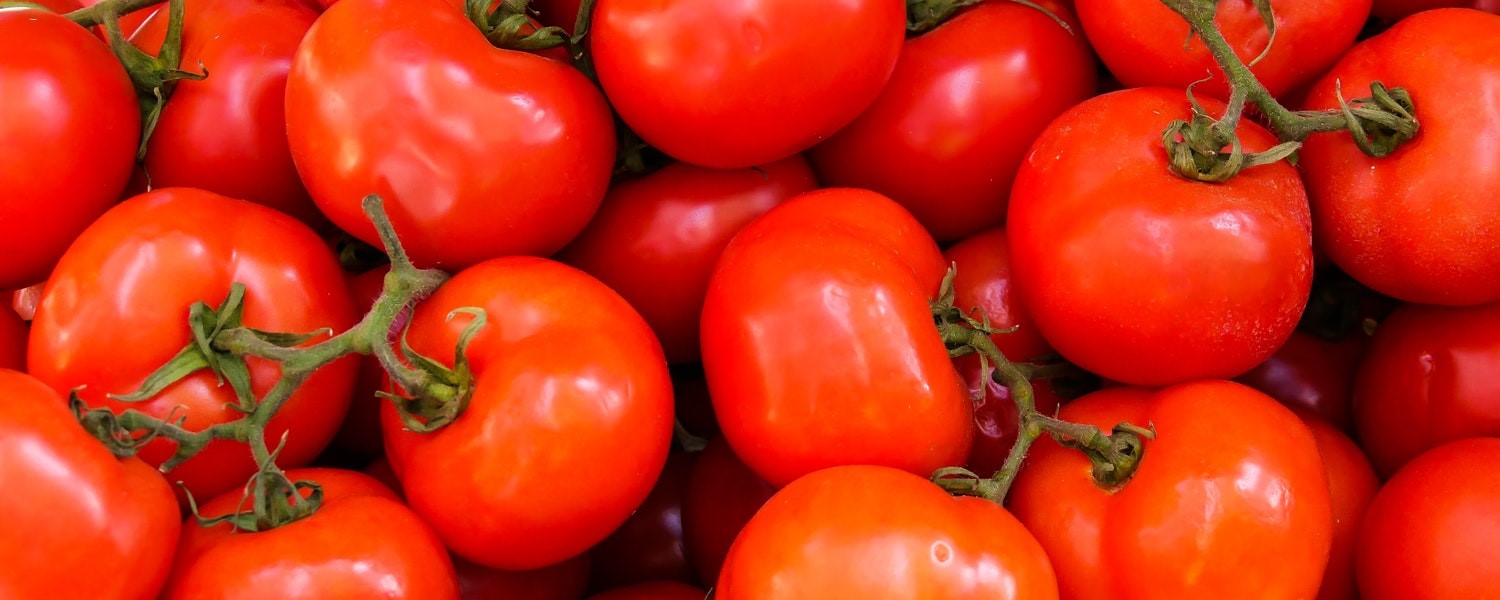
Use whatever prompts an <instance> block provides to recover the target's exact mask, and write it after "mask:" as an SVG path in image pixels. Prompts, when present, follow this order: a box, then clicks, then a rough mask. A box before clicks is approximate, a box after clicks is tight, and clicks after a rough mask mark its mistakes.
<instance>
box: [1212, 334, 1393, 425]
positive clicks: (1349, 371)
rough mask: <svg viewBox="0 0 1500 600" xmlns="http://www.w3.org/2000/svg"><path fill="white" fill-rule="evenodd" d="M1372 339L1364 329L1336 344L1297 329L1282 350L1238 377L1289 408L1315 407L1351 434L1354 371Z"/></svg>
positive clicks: (1319, 413) (1306, 408)
mask: <svg viewBox="0 0 1500 600" xmlns="http://www.w3.org/2000/svg"><path fill="white" fill-rule="evenodd" d="M1368 340H1369V338H1368V336H1366V335H1364V334H1363V333H1361V332H1356V333H1353V334H1350V335H1349V336H1348V337H1347V338H1346V339H1344V340H1341V341H1337V342H1334V341H1329V340H1325V339H1322V338H1320V337H1318V336H1315V335H1312V334H1309V333H1304V332H1301V331H1297V332H1294V333H1292V337H1290V338H1287V341H1286V343H1285V344H1282V346H1281V348H1280V349H1279V350H1277V351H1276V354H1273V355H1271V358H1268V359H1266V362H1263V363H1261V364H1260V365H1258V366H1256V367H1255V368H1254V369H1251V370H1249V371H1248V372H1246V373H1245V374H1243V375H1240V376H1239V377H1236V378H1235V381H1238V382H1240V383H1243V384H1245V385H1248V386H1250V387H1253V388H1255V389H1257V390H1260V391H1262V392H1265V394H1266V395H1268V396H1270V397H1272V398H1275V399H1276V401H1277V402H1280V403H1282V404H1285V405H1287V406H1288V407H1291V408H1295V409H1302V410H1308V411H1311V412H1312V413H1314V414H1317V415H1318V416H1319V417H1321V418H1323V419H1326V420H1327V421H1328V422H1329V423H1332V424H1333V425H1334V426H1335V427H1338V428H1339V429H1340V430H1341V431H1344V432H1350V431H1353V430H1354V418H1353V416H1352V414H1351V413H1350V405H1351V404H1352V402H1353V399H1352V392H1351V388H1353V387H1354V372H1355V369H1357V368H1358V367H1359V363H1360V359H1362V358H1363V357H1364V353H1365V349H1366V347H1367V346H1368V345H1369V341H1368Z"/></svg>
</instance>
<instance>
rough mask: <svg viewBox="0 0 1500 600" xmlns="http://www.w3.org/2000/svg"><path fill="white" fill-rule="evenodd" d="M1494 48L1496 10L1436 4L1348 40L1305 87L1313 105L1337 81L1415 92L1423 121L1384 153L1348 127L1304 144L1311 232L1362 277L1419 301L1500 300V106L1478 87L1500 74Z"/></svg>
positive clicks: (1331, 100)
mask: <svg viewBox="0 0 1500 600" xmlns="http://www.w3.org/2000/svg"><path fill="white" fill-rule="evenodd" d="M1434 39H1444V40H1453V43H1445V44H1440V45H1437V46H1434V45H1433V44H1432V42H1431V41H1432V40H1434ZM1496 56H1500V16H1496V15H1490V14H1486V13H1482V12H1478V11H1474V10H1469V9H1443V10H1433V11H1428V12H1424V13H1421V14H1419V15H1413V16H1412V17H1410V18H1407V19H1403V20H1402V21H1401V22H1399V23H1397V24H1396V25H1395V26H1393V27H1391V28H1390V29H1388V30H1386V31H1385V32H1384V33H1382V34H1380V35H1377V36H1375V37H1373V38H1370V39H1369V40H1366V41H1364V42H1361V43H1360V44H1359V45H1357V46H1355V47H1354V48H1352V49H1350V50H1349V52H1348V54H1346V55H1345V56H1344V58H1343V59H1342V60H1340V61H1339V63H1338V65H1336V66H1335V67H1334V68H1333V70H1331V71H1329V72H1328V74H1327V75H1325V76H1324V77H1323V78H1322V80H1320V81H1319V82H1318V83H1317V84H1316V85H1315V86H1314V87H1313V89H1312V91H1311V92H1310V93H1309V95H1308V99H1307V102H1306V106H1307V107H1308V108H1312V109H1327V108H1334V107H1336V106H1337V99H1336V97H1335V87H1336V84H1338V83H1340V82H1341V83H1342V85H1343V92H1344V96H1345V98H1347V99H1352V98H1357V97H1362V96H1366V95H1368V91H1369V86H1370V82H1371V81H1374V80H1379V81H1382V82H1385V83H1386V84H1387V85H1390V86H1393V87H1394V86H1400V87H1402V88H1405V89H1406V90H1407V91H1408V92H1410V93H1411V96H1412V101H1413V103H1414V105H1415V106H1416V117H1417V119H1418V121H1419V122H1420V123H1421V128H1420V129H1419V130H1418V131H1417V135H1416V137H1415V138H1413V139H1412V140H1411V141H1409V142H1407V143H1405V144H1402V145H1401V147H1400V148H1398V149H1397V150H1396V151H1395V153H1393V154H1391V155H1390V156H1387V157H1385V158H1380V159H1372V158H1369V157H1367V156H1365V155H1364V153H1362V152H1360V151H1359V149H1358V148H1357V147H1355V145H1354V142H1353V141H1352V139H1351V138H1350V137H1349V134H1347V133H1346V134H1343V135H1338V134H1319V135H1314V136H1312V137H1310V138H1308V140H1307V142H1306V143H1305V144H1304V145H1303V147H1302V150H1301V152H1300V156H1301V159H1300V165H1301V167H1302V169H1303V172H1304V173H1305V178H1306V180H1307V191H1308V196H1309V198H1310V199H1311V201H1312V207H1313V217H1314V218H1313V229H1314V233H1315V239H1317V240H1318V244H1319V245H1320V246H1321V247H1322V248H1323V249H1324V250H1325V251H1326V252H1327V253H1328V256H1329V258H1331V259H1332V260H1333V262H1334V263H1335V264H1337V265H1338V266H1339V267H1340V268H1342V269H1343V270H1344V271H1345V272H1347V273H1349V275H1351V276H1352V277H1354V279H1356V280H1358V281H1359V282H1360V283H1363V284H1365V285H1367V286H1369V287H1370V288H1372V289H1374V290H1375V291H1377V292H1380V293H1383V294H1385V295H1388V296H1391V297H1394V298H1397V299H1399V300H1404V301H1407V302H1418V303H1423V304H1444V305H1474V304H1482V303H1486V302H1493V301H1496V300H1500V229H1497V228H1495V227H1494V223H1495V222H1496V221H1500V204H1496V203H1495V202H1493V198H1495V197H1496V196H1497V195H1500V164H1497V163H1496V162H1495V161H1494V160H1492V156H1491V155H1492V153H1491V152H1490V151H1489V149H1490V148H1491V147H1492V146H1493V144H1494V143H1495V142H1496V140H1500V116H1496V115H1495V114H1494V111H1493V110H1492V108H1493V107H1492V106H1491V104H1490V101H1489V100H1488V99H1487V97H1486V96H1485V93H1484V92H1482V90H1490V89H1494V88H1495V87H1496V86H1500V59H1496V58H1495V57H1496ZM1433 65H1444V67H1443V68H1441V69H1436V68H1433ZM1455 240H1461V241H1455Z"/></svg>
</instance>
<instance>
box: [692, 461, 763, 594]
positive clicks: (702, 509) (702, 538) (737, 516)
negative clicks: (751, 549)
mask: <svg viewBox="0 0 1500 600" xmlns="http://www.w3.org/2000/svg"><path fill="white" fill-rule="evenodd" d="M775 493H776V488H773V487H771V484H768V483H766V482H764V481H761V479H760V478H759V477H756V476H755V473H752V472H750V468H749V467H746V466H745V463H743V462H741V461H740V459H739V457H738V456H735V455H734V450H733V449H731V448H730V447H729V444H728V443H726V442H725V441H724V438H721V437H720V438H714V439H712V440H709V442H708V445H707V446H704V448H703V452H702V453H701V454H700V456H699V457H698V462H697V464H694V465H693V472H692V475H691V476H690V477H689V478H688V486H687V492H686V493H685V494H684V495H683V498H682V539H683V543H684V546H685V548H686V549H687V555H688V560H690V561H691V562H692V563H693V570H694V571H696V572H697V574H698V579H699V580H700V581H703V582H705V583H713V582H715V581H718V580H719V569H720V568H722V567H723V566H724V557H725V556H726V555H728V554H729V547H730V546H731V545H733V544H734V538H735V537H737V536H739V534H740V530H741V529H744V528H745V523H749V522H750V518H751V517H753V516H755V513H756V511H759V510H760V507H761V506H763V505H765V503H766V500H769V499H770V498H771V495H772V494H775Z"/></svg>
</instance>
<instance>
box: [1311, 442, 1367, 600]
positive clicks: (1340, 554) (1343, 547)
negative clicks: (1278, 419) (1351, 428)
mask: <svg viewBox="0 0 1500 600" xmlns="http://www.w3.org/2000/svg"><path fill="white" fill-rule="evenodd" d="M1303 422H1304V423H1306V424H1307V429H1308V430H1309V431H1311V432H1312V434H1313V439H1314V440H1316V441H1317V443H1318V454H1319V455H1320V456H1322V457H1323V469H1324V471H1326V472H1327V474H1328V492H1329V498H1330V504H1329V505H1330V506H1331V507H1332V509H1333V541H1332V544H1331V545H1330V546H1329V552H1328V567H1327V568H1326V569H1324V571H1323V585H1322V587H1320V588H1318V600H1353V599H1354V598H1356V597H1358V589H1357V588H1356V587H1355V571H1354V557H1355V552H1356V551H1357V550H1358V548H1359V525H1360V523H1361V522H1363V520H1364V516H1365V509H1366V508H1368V507H1369V506H1370V501H1371V500H1373V499H1374V498H1375V492H1376V491H1377V490H1379V489H1380V478H1379V477H1377V476H1376V475H1375V467H1372V466H1370V459H1368V458H1366V457H1365V453H1364V451H1363V450H1360V449H1359V446H1358V445H1356V444H1355V443H1354V440H1351V439H1349V436H1347V435H1345V434H1344V433H1343V432H1341V431H1339V430H1338V429H1337V428H1335V427H1334V426H1333V425H1331V424H1329V423H1328V422H1327V421H1324V420H1322V419H1320V418H1317V417H1312V418H1307V417H1306V416H1304V418H1303Z"/></svg>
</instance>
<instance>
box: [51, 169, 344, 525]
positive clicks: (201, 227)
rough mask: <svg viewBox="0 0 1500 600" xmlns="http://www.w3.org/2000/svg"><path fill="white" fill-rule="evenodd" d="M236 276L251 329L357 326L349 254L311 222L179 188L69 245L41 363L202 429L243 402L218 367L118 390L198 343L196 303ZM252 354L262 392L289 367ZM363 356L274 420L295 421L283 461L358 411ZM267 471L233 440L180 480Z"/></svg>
mask: <svg viewBox="0 0 1500 600" xmlns="http://www.w3.org/2000/svg"><path fill="white" fill-rule="evenodd" d="M234 282H241V283H243V284H244V285H245V300H244V306H245V311H244V325H245V326H246V327H251V328H255V329H260V330H263V331H281V332H292V333H302V332H309V331H316V330H318V329H321V328H324V327H328V328H332V329H333V330H335V331H343V330H345V329H348V328H349V327H350V326H352V325H353V324H354V310H353V308H352V306H351V305H350V302H349V292H348V291H347V289H346V288H345V287H344V281H343V276H342V274H341V273H340V272H339V265H338V261H336V260H335V259H334V257H333V254H332V253H331V252H330V251H329V250H328V249H327V247H325V246H324V245H323V242H322V240H321V239H319V238H318V235H317V234H316V233H313V231H312V230H310V229H308V228H307V226H305V225H303V224H301V223H299V222H298V221H296V220H295V219H292V218H291V217H288V216H286V215H284V214H282V213H279V212H276V211H274V210H271V209H269V208H266V207H263V206H260V205H257V204H252V203H250V202H245V201H242V200H234V199H230V198H225V197H223V196H220V195H218V194H214V193H210V192H204V191H201V190H194V189H188V188H167V189H161V190H156V191H153V192H148V193H146V194H143V195H140V196H136V197H135V198H131V199H130V200H127V201H125V202H123V203H121V204H119V205H118V206H116V207H114V208H113V209H110V211H109V212H108V213H105V214H104V216H102V217H100V218H99V220H98V221H96V222H94V224H93V225H90V226H89V228H88V230H86V231H84V232H83V234H82V235H80V236H79V237H78V241H77V242H75V243H74V244H73V246H72V247H71V248H69V249H68V253H67V254H65V255H63V258H62V260H61V261H60V262H58V265H57V270H56V271H55V272H54V273H53V275H52V279H50V280H49V281H48V282H47V287H46V289H45V290H44V291H43V292H42V300H41V304H40V305H39V306H37V312H36V320H35V321H33V322H32V336H31V347H30V356H28V366H29V369H30V371H31V373H32V374H34V375H36V377H37V378H38V379H41V380H42V381H45V382H47V384H48V385H51V386H52V387H53V389H56V390H58V391H59V392H66V391H68V390H72V389H74V388H77V387H79V386H87V387H84V388H83V389H81V390H79V395H80V397H82V398H83V399H84V400H85V401H86V402H88V404H89V405H90V406H95V407H100V406H103V407H108V408H110V409H112V410H114V411H116V412H120V411H123V410H125V409H127V408H135V409H137V410H140V411H143V412H145V413H147V414H150V415H152V416H155V417H157V418H159V419H166V418H168V415H175V416H177V417H185V418H186V419H187V421H186V424H185V427H187V428H188V429H189V430H193V431H197V430H200V429H203V428H205V427H208V426H210V425H214V424H218V423H224V422H228V421H233V420H237V419H239V418H240V417H241V416H243V413H241V412H240V410H239V409H238V408H237V407H236V399H235V394H234V391H233V389H232V388H231V387H230V386H228V385H220V384H219V383H218V381H217V378H216V376H215V375H214V374H213V373H212V372H210V371H208V370H206V369H205V370H201V371H198V372H196V373H193V374H192V375H189V376H187V377H186V378H184V379H182V380H181V381H179V382H177V383H175V384H173V385H172V386H170V387H168V388H166V390H164V391H163V392H162V393H160V394H157V395H156V397H154V398H151V399H149V400H146V401H143V402H133V403H132V402H123V401H119V400H115V399H112V398H109V397H108V396H107V395H108V394H129V393H132V392H134V391H136V390H137V389H139V388H140V386H141V383H142V382H143V381H144V380H145V378H146V376H148V375H150V374H151V373H152V372H153V371H155V370H156V369H157V368H159V367H161V366H162V365H164V364H166V363H167V361H168V360H169V359H170V358H172V357H173V356H174V355H176V354H177V353H178V352H179V351H181V350H182V349H183V348H184V347H186V346H187V345H188V344H189V343H190V341H191V339H192V334H191V332H190V329H189V327H188V309H189V307H190V306H191V305H193V304H194V303H196V302H200V301H201V302H206V303H208V305H209V306H215V307H216V306H218V305H219V303H221V302H222V301H223V300H224V298H225V296H227V295H228V293H229V287H230V284H231V283H234ZM122 349H128V351H122ZM248 364H249V367H250V379H251V388H252V390H253V392H254V393H255V394H256V396H257V397H259V396H260V395H262V394H264V393H266V391H267V390H269V389H270V387H271V385H273V384H274V383H275V382H276V380H277V379H278V376H279V368H278V367H277V365H276V364H275V363H272V362H269V361H265V360H261V359H256V358H251V359H249V360H248ZM357 367H358V363H356V362H355V361H354V360H353V358H352V357H350V358H346V359H340V360H339V361H336V362H334V363H332V364H330V365H328V366H326V367H324V368H323V369H322V370H319V371H318V372H317V373H314V374H313V375H312V376H311V377H309V378H308V380H307V382H306V383H305V384H304V385H303V386H302V387H301V388H299V389H298V390H297V391H296V392H295V393H293V394H292V396H291V398H290V399H289V400H288V401H287V403H286V404H285V405H284V406H282V409H281V411H280V412H279V413H277V415H276V416H275V417H274V418H273V419H271V425H270V427H269V428H268V429H267V430H266V439H267V440H280V439H281V436H282V434H283V433H284V432H286V431H288V430H290V431H291V434H290V437H288V439H287V442H286V447H285V449H283V450H282V452H281V455H280V460H281V463H282V464H283V465H286V466H298V465H305V464H307V463H308V462H310V461H311V460H312V459H313V458H315V457H316V456H317V455H318V453H319V452H321V451H322V450H323V447H324V446H326V445H327V444H328V440H329V439H330V438H332V437H333V434H334V432H335V431H336V430H337V428H338V425H339V422H340V421H342V420H343V418H344V411H346V410H348V407H349V393H350V391H351V388H352V386H353V385H354V375H355V369H356V368H357ZM273 443H275V442H274V441H273ZM175 449H176V446H175V445H174V444H172V443H171V442H169V441H167V440H165V439H158V440H156V441H153V442H151V443H149V444H147V445H146V446H145V448H143V449H142V451H141V458H143V459H145V460H146V462H148V463H150V464H152V465H160V464H161V463H162V462H164V461H166V460H167V459H168V458H169V457H170V456H171V455H172V453H173V452H174V451H175ZM255 471H256V467H255V462H254V460H252V458H251V456H250V450H249V448H248V447H247V446H245V445H244V444H242V443H239V442H233V441H225V440H220V441H215V442H211V443H210V444H209V445H208V447H207V448H206V449H204V451H203V452H201V453H199V454H198V455H197V456H195V457H193V458H192V459H189V460H188V461H187V462H185V463H183V464H182V465H181V466H179V467H177V468H176V469H174V470H173V471H172V472H171V475H170V479H171V480H172V481H182V482H184V483H185V484H186V486H187V489H188V491H190V492H192V493H193V494H194V495H195V496H197V497H199V498H212V497H214V496H216V495H218V494H221V493H224V492H226V491H228V490H231V489H235V488H238V487H240V486H242V485H244V483H245V480H246V479H248V478H249V477H250V475H251V474H253V473H255Z"/></svg>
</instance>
